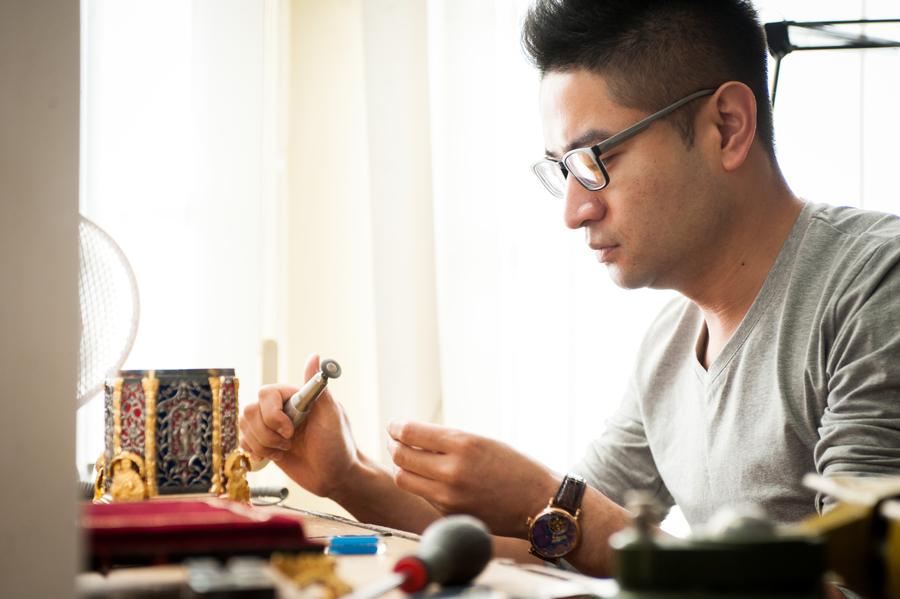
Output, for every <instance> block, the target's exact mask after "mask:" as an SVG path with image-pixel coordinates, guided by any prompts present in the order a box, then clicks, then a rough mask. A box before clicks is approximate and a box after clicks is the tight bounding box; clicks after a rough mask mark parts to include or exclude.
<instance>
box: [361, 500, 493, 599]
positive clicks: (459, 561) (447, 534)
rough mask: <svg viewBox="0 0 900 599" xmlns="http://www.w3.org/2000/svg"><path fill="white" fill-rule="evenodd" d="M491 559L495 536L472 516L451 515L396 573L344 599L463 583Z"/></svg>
mask: <svg viewBox="0 0 900 599" xmlns="http://www.w3.org/2000/svg"><path fill="white" fill-rule="evenodd" d="M490 560H491V536H490V533H488V530H487V528H486V527H485V526H484V524H482V522H481V521H480V520H478V519H476V518H473V517H472V516H448V517H446V518H442V519H440V520H438V521H437V522H435V523H434V524H432V525H431V526H429V527H428V528H427V529H425V533H424V534H423V535H422V539H421V540H420V541H419V547H418V550H417V551H416V553H415V554H414V555H408V556H406V557H404V558H401V559H400V560H399V561H398V562H397V563H396V564H395V565H394V574H392V575H391V576H390V577H389V578H386V579H385V580H382V581H379V582H377V583H375V584H373V585H371V586H368V587H366V588H363V589H360V590H358V591H355V592H353V593H351V594H349V595H346V596H345V598H344V599H375V597H379V596H381V595H383V594H384V593H387V592H388V591H391V590H393V589H396V588H398V587H399V588H400V589H402V590H403V591H406V592H407V593H417V592H419V591H421V590H422V589H424V588H425V587H426V586H428V585H429V584H430V583H432V582H437V583H439V584H442V585H448V586H452V585H462V584H466V583H468V582H471V581H472V580H473V579H474V578H475V577H476V576H478V575H479V574H480V573H481V571H482V570H484V567H485V566H486V565H487V563H488V562H489V561H490Z"/></svg>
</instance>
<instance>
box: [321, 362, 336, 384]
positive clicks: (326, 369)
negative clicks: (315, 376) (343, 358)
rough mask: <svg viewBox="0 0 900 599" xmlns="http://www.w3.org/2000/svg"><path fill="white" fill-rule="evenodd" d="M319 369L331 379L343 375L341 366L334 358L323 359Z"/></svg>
mask: <svg viewBox="0 0 900 599" xmlns="http://www.w3.org/2000/svg"><path fill="white" fill-rule="evenodd" d="M319 371H320V372H321V373H322V376H324V377H325V378H329V379H336V378H338V377H339V376H341V366H340V364H338V363H337V362H335V361H334V360H322V363H321V364H320V365H319Z"/></svg>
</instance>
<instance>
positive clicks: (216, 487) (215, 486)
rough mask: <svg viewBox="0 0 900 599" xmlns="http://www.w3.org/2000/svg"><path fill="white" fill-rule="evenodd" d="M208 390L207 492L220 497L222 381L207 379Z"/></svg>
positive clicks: (212, 378) (223, 490) (214, 377)
mask: <svg viewBox="0 0 900 599" xmlns="http://www.w3.org/2000/svg"><path fill="white" fill-rule="evenodd" d="M209 388H210V391H211V393H212V421H213V429H212V454H213V455H212V458H213V461H212V468H213V475H212V486H211V487H210V488H209V492H210V493H212V494H213V495H221V494H222V493H224V492H225V488H224V487H223V486H222V381H221V380H220V379H219V377H217V376H211V377H209Z"/></svg>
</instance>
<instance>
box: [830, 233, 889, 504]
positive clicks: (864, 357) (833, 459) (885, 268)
mask: <svg viewBox="0 0 900 599" xmlns="http://www.w3.org/2000/svg"><path fill="white" fill-rule="evenodd" d="M898 248H900V243H897V241H896V240H894V241H891V242H888V243H884V244H882V246H881V247H879V248H878V249H877V250H876V251H875V252H873V254H872V255H871V256H870V257H869V259H868V260H867V261H866V262H865V263H864V264H863V265H862V267H861V268H860V269H859V271H858V272H857V273H856V274H855V276H854V278H853V280H852V281H851V282H850V284H849V285H848V286H847V290H846V292H845V293H843V294H841V296H840V299H839V300H838V301H837V302H836V303H835V308H834V321H833V322H834V323H835V325H834V326H835V330H834V342H833V344H832V346H831V349H830V351H829V353H828V358H827V362H826V375H827V377H828V396H827V402H826V408H825V411H824V413H823V415H822V419H821V423H820V426H819V431H818V432H819V441H818V442H817V443H816V446H815V453H814V457H815V463H816V470H817V471H818V472H819V473H820V474H822V475H824V476H829V475H831V476H834V475H862V476H867V475H880V474H900V255H898V254H900V249H898ZM816 501H817V506H816V507H817V509H819V510H820V511H821V510H822V509H827V508H828V507H830V505H831V504H832V503H833V502H832V500H831V499H830V498H825V497H822V496H817V498H816Z"/></svg>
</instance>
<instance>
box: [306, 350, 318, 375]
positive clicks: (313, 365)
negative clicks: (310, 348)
mask: <svg viewBox="0 0 900 599" xmlns="http://www.w3.org/2000/svg"><path fill="white" fill-rule="evenodd" d="M317 372H319V354H311V355H310V356H309V357H308V358H307V359H306V369H305V371H304V373H303V380H305V381H308V380H309V379H311V378H312V377H314V376H316V373H317Z"/></svg>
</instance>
